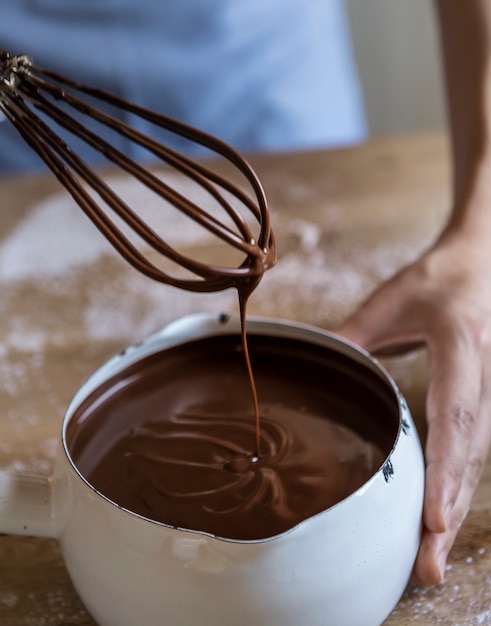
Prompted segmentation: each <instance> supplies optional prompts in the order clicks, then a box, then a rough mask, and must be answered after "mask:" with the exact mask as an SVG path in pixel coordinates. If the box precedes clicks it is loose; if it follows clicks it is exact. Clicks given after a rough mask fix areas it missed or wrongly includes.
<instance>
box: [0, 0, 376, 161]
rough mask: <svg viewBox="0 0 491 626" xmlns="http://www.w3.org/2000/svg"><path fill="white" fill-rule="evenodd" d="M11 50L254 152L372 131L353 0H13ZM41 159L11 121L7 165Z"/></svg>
mask: <svg viewBox="0 0 491 626" xmlns="http://www.w3.org/2000/svg"><path fill="white" fill-rule="evenodd" d="M0 48H2V49H3V50H6V51H8V52H10V53H12V54H22V53H27V54H30V55H32V56H33V57H34V60H35V62H36V64H38V65H41V66H44V67H46V68H49V69H52V70H55V71H57V72H60V73H62V74H65V75H67V76H69V77H71V78H75V79H77V80H79V81H80V82H82V83H85V84H88V85H92V86H98V87H102V88H103V89H105V90H108V91H111V92H113V93H116V94H118V95H121V96H122V97H124V98H126V99H129V100H131V101H133V102H136V103H139V104H142V105H144V106H145V107H148V108H151V109H153V110H156V111H159V112H162V113H164V114H166V115H170V116H172V117H174V118H177V119H179V120H182V121H184V122H186V123H188V124H191V125H193V126H195V127H197V128H200V129H202V130H205V131H206V132H208V133H211V134H213V135H215V136H217V137H219V138H221V139H223V140H224V141H226V142H228V143H230V144H231V145H233V146H234V147H235V148H237V149H239V150H241V151H242V152H252V151H264V150H275V151H277V150H292V149H304V148H316V147H332V146H339V145H345V144H350V143H354V142H358V141H360V140H362V139H363V138H364V136H365V134H366V127H365V118H364V112H363V104H362V97H361V92H360V86H359V83H358V79H357V75H356V68H355V65H354V60H353V54H352V50H351V47H350V41H349V34H348V24H347V16H346V13H345V10H344V6H343V4H342V0H29V2H20V1H19V0H2V8H1V20H0ZM138 124H139V125H140V127H141V128H142V129H143V130H147V129H146V124H145V123H140V122H138ZM94 128H96V127H94ZM96 132H98V133H103V131H102V130H100V129H96ZM149 132H151V133H152V134H153V135H154V136H155V135H156V136H157V137H159V138H160V139H163V140H164V141H166V142H167V143H170V144H171V145H173V146H179V145H180V140H179V139H176V140H174V138H169V137H165V136H164V135H160V134H159V133H156V132H155V131H154V130H150V131H149ZM112 141H113V142H114V140H112ZM74 147H75V148H76V150H77V151H78V152H82V153H83V154H84V156H85V157H86V158H88V159H89V160H93V157H94V155H92V154H90V153H89V152H85V149H83V148H82V147H80V146H79V145H78V144H76V145H74ZM121 147H122V148H124V149H127V150H128V149H130V148H129V147H128V146H125V145H124V141H122V143H121ZM184 149H185V150H189V149H190V148H189V146H185V147H184ZM131 154H132V156H134V157H139V156H141V155H140V154H139V153H138V151H136V152H133V153H131ZM39 167H41V161H40V160H39V157H37V155H35V154H34V153H33V152H32V151H31V149H30V148H28V147H27V146H26V145H24V142H23V140H22V139H21V138H19V136H18V135H17V132H16V131H15V129H13V128H12V127H11V125H10V123H9V122H7V121H3V122H2V123H0V171H3V172H6V171H15V170H17V171H18V170H26V169H35V168H39Z"/></svg>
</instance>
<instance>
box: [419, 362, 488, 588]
mask: <svg viewBox="0 0 491 626" xmlns="http://www.w3.org/2000/svg"><path fill="white" fill-rule="evenodd" d="M489 357H491V354H490V355H489ZM489 362H490V361H489V358H486V359H485V363H489ZM487 369H488V368H485V372H484V375H483V391H482V394H481V399H480V405H479V410H478V414H477V419H476V426H475V429H474V435H473V438H472V443H471V446H470V448H469V452H468V458H467V462H466V465H465V471H464V475H463V478H462V483H461V488H460V491H459V494H458V497H457V499H456V502H455V504H454V505H453V507H451V509H450V510H449V513H448V519H447V530H446V531H445V532H443V533H434V532H433V533H432V532H430V531H429V530H427V529H426V530H425V531H424V532H423V536H422V541H421V546H420V550H419V553H418V557H417V560H416V564H415V568H414V576H415V578H416V580H417V581H418V582H420V583H421V584H424V585H433V584H436V583H438V582H440V581H441V580H442V579H443V577H444V572H445V564H446V560H447V557H448V553H449V551H450V549H451V547H452V545H453V543H454V541H455V538H456V536H457V533H458V531H459V529H460V527H461V525H462V523H463V522H464V520H465V517H466V515H467V512H468V511H469V508H470V506H471V502H472V497H473V495H474V492H475V489H476V487H477V485H478V483H479V480H480V478H481V476H482V472H483V469H484V466H485V463H486V459H487V456H488V453H489V448H490V443H491V385H489V384H486V383H485V382H484V381H487V380H488V377H487V374H486V371H487Z"/></svg>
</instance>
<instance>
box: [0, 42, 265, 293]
mask: <svg viewBox="0 0 491 626" xmlns="http://www.w3.org/2000/svg"><path fill="white" fill-rule="evenodd" d="M2 62H3V68H2V65H1V64H2ZM0 68H2V72H1V74H0V79H1V82H0V111H3V113H4V115H5V116H6V117H7V118H8V119H9V120H10V121H11V122H12V124H13V125H14V126H15V128H16V129H17V130H18V132H19V133H20V134H21V136H22V137H23V138H24V140H25V141H26V142H27V143H28V144H29V145H30V146H31V148H32V149H34V150H35V151H36V152H37V153H38V154H39V156H40V157H41V158H42V159H43V161H44V162H45V163H46V164H47V166H48V167H49V168H50V169H51V171H52V172H53V173H54V174H55V175H56V176H57V178H58V179H59V180H60V182H61V184H62V185H63V186H64V187H65V188H66V189H67V190H68V191H69V193H70V194H71V195H72V196H73V198H74V200H75V201H76V202H77V203H78V204H79V205H80V206H81V208H82V209H83V210H84V211H85V213H86V214H87V215H88V217H89V218H90V219H91V220H92V221H93V222H94V224H95V225H96V226H97V228H99V230H100V231H101V232H102V233H103V235H105V236H106V238H107V239H108V240H109V241H110V242H111V243H112V245H113V246H114V247H115V248H116V249H117V250H118V252H119V253H120V254H122V256H123V257H124V258H125V259H126V260H128V261H129V262H130V263H131V264H132V265H133V266H134V267H136V268H137V269H138V270H140V271H142V272H143V273H145V274H147V275H148V276H150V277H152V278H154V279H156V280H160V281H161V282H167V283H170V284H173V285H176V286H179V287H182V288H184V289H188V290H193V291H217V290H222V289H226V288H227V287H230V286H233V285H234V284H235V282H236V281H238V280H249V279H251V278H255V277H257V274H258V272H259V270H260V266H263V269H262V271H264V266H265V267H267V266H268V265H272V264H273V263H274V261H275V258H274V238H273V234H272V232H271V228H270V222H269V211H268V208H267V202H266V198H265V195H264V191H263V189H262V186H261V184H260V181H259V179H258V178H257V175H256V174H255V172H254V170H253V169H252V168H251V167H250V165H249V164H248V163H247V161H246V160H245V159H243V158H242V156H241V155H240V154H239V153H237V152H236V151H235V150H233V149H232V148H230V147H229V146H228V145H227V144H225V143H223V142H221V141H220V140H218V139H216V138H214V137H212V136H210V135H207V134H206V133H203V132H202V131H199V130H197V129H194V128H192V127H189V126H187V125H185V124H182V123H180V122H177V121H176V120H172V119H171V118H168V117H165V116H162V115H160V114H157V113H154V112H153V111H149V110H148V109H145V108H142V107H139V106H138V105H135V104H131V103H129V102H127V101H125V100H123V99H121V98H118V97H117V96H114V95H112V94H109V93H107V92H105V91H102V90H99V89H94V88H91V87H86V86H84V85H81V84H79V83H76V82H75V81H72V80H70V79H67V78H66V77H63V76H60V75H59V74H56V73H53V72H51V71H48V70H45V69H42V68H39V67H37V66H35V65H34V64H33V63H32V60H31V58H30V57H28V56H26V55H24V56H20V57H11V56H10V55H8V53H5V52H2V51H1V50H0ZM47 79H50V80H53V81H55V84H53V83H50V82H49V81H48V80H47ZM65 87H69V88H71V89H73V90H75V91H78V92H81V93H83V94H85V95H88V96H90V97H92V98H96V99H97V100H99V101H103V102H106V103H107V104H110V105H112V106H114V107H117V108H119V109H123V110H125V111H128V112H130V113H132V114H134V115H137V116H139V117H141V118H143V119H145V120H147V121H149V122H151V123H152V124H155V125H157V126H160V127H162V128H164V129H166V130H168V131H170V132H173V133H176V134H178V135H181V136H183V137H185V138H186V139H188V140H190V141H193V142H195V143H199V144H201V145H203V146H205V147H207V148H209V149H210V150H213V151H214V152H215V153H217V154H219V155H221V156H222V157H224V158H225V159H227V160H228V161H230V162H231V163H232V164H233V165H235V166H236V167H237V168H238V169H239V171H240V172H241V173H242V175H243V176H245V178H246V180H247V181H248V182H249V184H250V186H251V188H252V189H253V191H254V194H255V197H256V200H257V202H258V204H257V205H256V204H255V203H254V202H253V201H252V199H251V198H250V196H249V195H248V194H246V193H245V192H244V191H243V190H242V189H240V188H239V187H237V186H235V185H234V184H233V183H231V182H230V181H229V180H227V179H226V178H224V177H222V176H220V175H219V174H217V173H216V172H214V171H213V170H212V169H211V168H209V167H206V166H205V165H204V164H202V163H199V162H197V161H195V160H193V159H191V158H190V157H188V156H186V155H183V154H181V153H179V152H177V151H175V150H172V149H171V148H169V147H168V146H165V145H163V144H162V143H159V142H158V141H156V140H155V139H153V138H152V137H150V136H148V135H146V134H144V133H142V132H140V131H138V130H136V129H135V128H133V127H132V126H130V125H129V124H126V123H124V122H122V121H120V120H119V119H117V118H115V117H113V116H111V115H109V114H108V113H105V112H104V111H102V110H101V109H99V108H95V107H94V106H91V105H89V104H88V103H86V102H84V101H83V100H81V99H80V98H78V97H76V96H75V95H73V94H72V93H69V92H68V91H67V90H66V88H65ZM44 94H48V95H49V96H50V98H52V99H53V100H54V101H63V102H64V103H66V105H68V106H69V107H71V108H73V109H76V110H78V111H79V112H81V113H82V114H85V115H87V116H89V117H91V118H94V119H95V120H96V121H97V122H99V123H101V124H103V125H104V126H106V127H109V128H110V129H112V130H113V131H115V132H116V133H118V134H119V135H121V136H123V137H126V138H127V139H129V140H130V141H132V142H134V143H135V144H138V145H140V146H142V147H144V148H145V149H146V150H148V151H149V152H151V153H152V154H154V156H156V157H158V158H159V159H160V160H161V161H163V162H165V163H166V164H167V165H170V166H172V167H174V168H175V169H177V170H178V171H179V172H181V173H183V174H184V175H185V176H187V177H190V178H192V179H193V181H194V182H195V184H197V185H199V186H200V187H201V188H202V189H204V190H205V191H206V192H207V193H208V194H209V195H210V196H211V197H212V198H213V199H214V201H216V203H217V204H218V205H219V206H220V207H221V209H222V210H224V211H225V214H226V215H227V216H228V218H229V219H231V221H232V223H233V224H234V225H235V227H236V228H237V231H238V232H235V231H234V230H232V229H231V228H230V227H229V226H227V225H226V224H223V223H222V222H221V221H220V220H219V219H217V218H216V217H215V216H214V215H212V214H211V213H209V212H208V211H207V210H205V209H203V208H202V207H200V206H198V205H197V204H196V203H195V202H192V201H191V200H190V199H189V198H186V197H185V196H184V195H183V194H181V193H180V192H178V191H177V190H175V189H173V188H172V187H171V186H170V185H168V184H167V183H166V182H165V181H164V180H162V179H160V178H159V177H157V176H156V175H155V174H153V173H152V172H150V171H149V170H148V169H146V168H144V167H143V166H142V165H141V164H139V163H136V162H134V161H133V160H132V159H130V158H129V157H128V156H126V155H125V154H124V153H123V152H122V151H120V150H118V149H116V148H115V147H114V146H113V145H111V144H110V143H109V142H108V141H106V140H104V139H102V138H101V137H99V135H97V134H96V133H95V132H93V131H91V130H89V129H88V128H86V127H85V126H84V125H82V124H81V123H80V122H78V121H77V120H75V119H74V118H73V117H72V116H70V115H67V114H66V113H65V112H64V111H62V110H61V109H60V108H59V107H57V106H55V105H54V104H53V103H52V102H51V100H48V99H47V98H46V96H45V95H44ZM26 102H27V103H29V104H30V105H31V106H32V107H34V108H35V109H37V110H39V111H40V112H41V113H42V114H44V115H45V116H47V117H48V118H50V119H51V120H53V121H54V122H55V123H56V124H57V125H58V126H60V127H63V128H65V129H66V130H68V131H69V132H70V133H71V134H72V135H73V136H76V137H78V138H79V139H82V140H83V141H84V142H85V143H86V144H88V145H90V146H91V147H92V148H94V149H95V150H97V151H98V152H100V153H102V154H103V155H104V156H105V157H106V158H107V159H108V160H109V161H111V162H113V163H114V164H116V165H118V166H119V167H121V168H122V169H123V170H125V171H126V172H128V173H130V174H131V175H132V176H134V177H135V178H136V179H137V180H139V181H140V182H141V183H143V184H144V185H145V186H146V187H147V188H149V189H150V190H152V191H153V192H154V193H156V194H158V196H160V197H161V198H163V199H164V200H166V201H167V202H168V203H170V204H171V205H173V206H174V207H176V208H177V209H178V210H179V211H181V213H183V214H184V215H186V216H187V217H189V218H190V219H192V220H194V221H195V222H196V223H197V224H199V225H200V226H203V227H204V228H205V229H207V230H208V231H209V232H211V233H213V234H214V235H215V236H217V237H219V238H220V239H222V240H223V241H225V242H226V243H228V244H229V245H231V246H233V247H234V248H236V249H238V250H240V251H241V252H243V253H244V254H245V255H246V256H245V259H244V261H243V262H242V263H241V264H240V265H239V266H238V267H222V266H216V265H211V264H207V263H201V262H199V261H198V260H196V259H194V258H192V259H191V258H189V257H186V256H185V255H183V254H180V253H179V252H178V251H176V250H175V249H174V248H173V247H172V246H170V245H169V244H167V243H166V242H165V241H164V240H163V239H162V238H161V237H160V236H158V235H157V233H156V232H155V231H154V230H153V229H152V228H150V226H149V225H148V224H146V223H145V222H144V221H143V220H142V219H141V218H140V217H139V215H137V214H136V213H135V211H133V210H132V209H131V208H130V207H129V206H128V205H127V203H126V202H124V201H123V199H122V198H121V197H120V196H119V195H118V194H116V192H115V191H114V190H113V189H112V188H111V187H110V186H109V185H108V184H107V183H106V182H105V181H104V179H103V178H102V177H101V176H100V175H99V174H98V173H97V172H95V171H94V170H93V169H92V168H91V167H90V166H88V165H87V163H86V162H85V161H84V160H83V159H81V158H80V157H79V156H78V155H77V154H76V152H75V151H73V150H72V149H71V147H70V146H68V145H67V144H66V143H65V142H64V141H63V140H62V139H61V138H60V137H59V135H58V134H57V133H55V132H54V131H53V130H52V129H51V128H50V126H49V125H48V124H46V123H45V122H44V121H43V120H42V119H41V118H40V117H39V116H38V115H37V114H36V113H35V112H34V111H33V110H32V109H31V108H30V107H29V106H27V104H26ZM74 173H75V174H76V176H75V175H74ZM78 177H80V178H78ZM80 179H81V180H83V181H84V182H85V185H83V184H82V182H81V180H80ZM86 186H89V187H90V188H92V190H93V191H94V192H95V193H96V194H97V195H98V196H99V198H101V199H102V200H103V201H104V202H105V203H106V205H107V206H108V207H109V208H110V209H111V210H113V211H114V212H115V214H116V215H118V216H119V217H120V218H121V219H122V220H123V221H124V222H125V223H126V224H127V225H128V226H129V227H130V228H131V229H133V231H134V232H135V233H136V234H137V235H139V236H140V237H141V238H142V240H144V241H145V242H146V243H147V244H148V245H150V246H151V247H152V248H153V249H154V250H156V251H157V252H159V253H161V254H162V255H164V256H166V257H167V258H169V259H171V260H172V261H173V262H175V263H177V264H178V265H180V266H182V267H184V268H185V269H187V270H189V271H190V272H191V273H194V274H196V275H198V276H199V279H197V280H193V279H186V278H178V277H175V276H171V275H170V274H169V273H166V272H164V271H163V270H162V269H160V268H158V267H156V266H155V265H154V264H153V263H152V262H151V261H149V259H147V258H146V257H145V255H143V254H142V253H141V252H140V251H139V250H138V248H137V247H136V246H135V245H133V244H132V242H131V241H130V240H129V239H128V237H126V236H125V235H124V234H123V232H122V231H121V230H120V229H118V227H117V226H116V225H115V223H114V222H113V221H112V220H111V219H110V218H109V217H108V216H107V215H106V214H105V212H104V210H103V209H102V208H101V206H99V204H98V203H97V202H96V200H95V199H94V198H93V196H92V195H91V194H90V193H89V192H88V190H87V188H86ZM224 191H225V192H227V193H228V194H229V195H230V196H232V197H233V198H235V199H236V200H238V201H239V203H240V204H241V206H243V207H245V208H246V209H247V210H248V211H250V212H251V213H252V215H253V217H254V218H255V219H256V220H258V222H259V226H260V230H259V235H258V237H257V240H256V239H255V238H254V236H253V234H252V231H251V230H250V228H249V226H248V224H247V222H246V221H245V220H244V218H243V216H242V214H241V213H240V212H239V210H238V209H237V208H235V206H233V204H232V203H231V202H230V201H229V200H228V199H227V198H226V197H225V196H224V195H223V192H224Z"/></svg>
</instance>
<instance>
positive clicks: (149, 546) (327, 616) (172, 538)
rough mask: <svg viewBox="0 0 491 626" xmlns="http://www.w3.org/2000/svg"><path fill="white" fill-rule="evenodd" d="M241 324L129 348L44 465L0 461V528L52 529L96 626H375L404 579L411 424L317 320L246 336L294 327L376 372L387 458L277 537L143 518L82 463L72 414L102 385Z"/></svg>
mask: <svg viewBox="0 0 491 626" xmlns="http://www.w3.org/2000/svg"><path fill="white" fill-rule="evenodd" d="M239 327H240V324H239V320H238V318H237V317H235V316H228V315H210V314H198V315H192V316H188V317H184V318H182V319H180V320H178V321H176V322H174V323H172V324H170V325H169V326H167V327H166V328H165V329H164V330H162V331H160V332H158V333H156V334H155V335H153V336H151V337H150V338H148V339H147V340H145V341H144V342H143V343H140V344H139V345H136V346H132V347H130V348H128V349H127V350H125V351H124V353H122V354H120V355H118V356H116V357H114V358H113V359H111V360H110V361H109V362H108V363H106V364H105V365H104V366H103V367H102V368H101V369H99V370H98V371H97V372H96V373H95V374H94V375H93V376H92V377H91V378H90V379H89V380H88V381H87V382H86V383H85V384H84V385H83V386H82V387H81V389H80V390H79V391H78V393H77V394H76V395H75V397H74V399H73V400H72V402H71V404H70V406H69V408H68V410H67V413H66V416H65V420H64V423H63V432H62V437H61V445H60V446H59V450H58V455H57V461H56V467H55V473H54V475H53V476H52V477H50V478H49V479H46V478H42V477H35V476H34V477H33V476H23V475H8V474H5V473H4V474H1V473H0V532H3V533H11V534H19V535H35V536H49V537H55V538H57V539H58V540H59V542H60V545H61V550H62V553H63V557H64V560H65V563H66V566H67V568H68V571H69V573H70V576H71V578H72V580H73V583H74V585H75V587H76V589H77V591H78V593H79V594H80V597H81V598H82V600H83V602H84V603H85V605H86V607H87V609H88V611H89V612H90V613H91V614H92V615H93V617H94V618H95V620H96V621H97V622H98V624H100V626H136V625H137V624H144V625H145V626H166V625H168V626H194V625H198V624H199V625H200V626H250V625H252V624H254V625H258V626H299V625H300V624H305V625H306V626H377V625H379V624H381V622H383V620H384V619H385V618H386V617H387V615H388V614H389V613H390V612H391V610H392V609H393V607H394V606H395V605H396V603H397V602H398V600H399V598H400V597H401V595H402V593H403V591H404V589H405V587H406V585H407V582H408V580H409V578H410V575H411V571H412V567H413V564H414V560H415V557H416V554H417V550H418V546H419V541H420V532H421V513H422V502H423V490H424V463H423V456H422V451H421V446H420V442H419V439H418V435H417V432H416V428H415V426H414V423H413V420H412V418H411V415H410V413H409V411H408V408H407V405H406V402H405V401H404V399H403V397H402V395H401V393H400V392H399V390H398V389H397V387H396V385H395V383H394V381H393V380H392V379H391V377H390V376H389V375H388V374H387V373H386V372H385V371H384V369H383V368H382V367H381V366H380V365H379V364H378V362H377V361H376V360H375V359H373V358H372V357H371V356H370V355H368V354H367V353H366V352H364V351H363V350H361V349H359V348H358V347H356V346H355V345H353V344H351V343H349V342H346V341H344V340H343V339H340V338H339V337H337V336H335V335H333V334H331V333H328V332H326V331H323V330H320V329H317V328H315V327H311V326H305V325H300V324H296V323H291V322H283V321H279V320H263V319H250V320H249V321H248V325H247V329H248V333H249V334H255V335H266V336H275V337H288V338H296V339H299V340H301V341H303V342H309V343H312V344H316V345H317V346H319V345H320V346H322V347H325V349H326V350H329V351H333V352H335V353H337V354H340V355H343V356H344V357H347V358H348V359H350V360H351V361H352V362H353V363H357V364H358V365H361V366H362V367H363V368H366V370H367V372H371V375H373V374H375V375H376V377H377V378H378V379H380V381H382V383H383V385H384V386H386V389H387V394H388V395H389V396H391V397H392V398H393V399H394V406H395V410H394V415H393V416H392V417H391V418H390V419H394V420H396V424H395V428H394V432H395V436H394V441H393V445H392V448H391V449H390V452H389V454H388V455H387V457H386V459H385V461H384V463H383V465H382V466H381V467H380V468H379V470H378V471H377V472H376V473H375V474H374V475H373V476H372V477H371V478H370V479H369V480H368V482H366V483H365V484H364V485H363V486H362V487H361V488H360V489H358V490H357V491H356V492H355V493H353V494H352V495H350V496H349V497H347V498H345V499H344V500H342V501H341V502H339V503H338V504H336V505H335V506H333V507H331V508H329V509H328V510H326V511H324V512H322V513H319V514H317V515H315V516H313V517H311V518H309V519H307V520H305V521H303V522H302V523H300V524H299V525H297V526H296V527H294V528H293V529H291V530H289V531H288V532H285V533H283V534H281V535H278V536H275V537H272V538H268V539H264V540H258V541H236V540H227V539H221V538H217V537H213V536H209V535H206V534H203V533H199V532H193V531H187V530H180V529H176V528H171V527H169V526H166V525H164V524H161V523H157V522H153V521H150V520H148V519H145V518H142V517H139V516H138V515H135V514H133V513H131V512H129V511H126V510H124V509H122V508H121V507H119V506H117V505H116V504H114V503H113V502H111V501H109V500H108V499H107V498H105V497H104V496H102V495H101V494H99V493H98V492H97V491H95V490H94V489H93V488H92V487H91V486H90V485H89V484H88V483H87V482H86V481H85V479H84V478H83V477H82V476H81V475H80V474H79V472H78V471H77V468H76V467H75V466H74V464H73V463H72V461H71V459H70V454H69V451H68V450H67V443H66V430H67V424H68V423H69V422H70V419H71V417H72V416H73V414H74V412H75V411H76V409H77V407H78V406H79V405H80V403H81V402H83V401H84V400H85V399H86V398H87V397H88V396H89V395H90V394H91V392H93V391H94V390H96V389H97V388H98V386H100V385H101V383H103V382H104V381H107V379H109V378H111V377H112V376H114V375H115V374H117V373H118V372H120V371H121V370H123V369H124V368H126V367H127V366H129V365H131V364H132V363H135V362H137V361H138V360H140V359H142V358H144V357H146V356H148V355H150V354H153V353H155V352H159V351H162V350H165V349H167V348H169V347H172V346H176V345H179V344H181V343H184V342H188V341H190V340H195V339H199V338H201V337H207V336H213V335H220V334H224V333H228V334H230V333H238V332H239ZM353 393H356V389H353Z"/></svg>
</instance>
